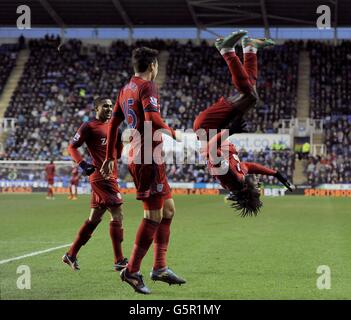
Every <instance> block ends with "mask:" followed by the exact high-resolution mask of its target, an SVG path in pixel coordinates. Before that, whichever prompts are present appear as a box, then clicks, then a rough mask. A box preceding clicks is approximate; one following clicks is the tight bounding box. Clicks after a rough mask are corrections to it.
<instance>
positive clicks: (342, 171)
mask: <svg viewBox="0 0 351 320" xmlns="http://www.w3.org/2000/svg"><path fill="white" fill-rule="evenodd" d="M305 174H306V176H307V179H308V184H310V185H312V186H316V185H319V184H322V183H332V184H335V183H351V161H350V158H349V157H346V156H344V155H342V154H339V155H336V154H335V153H332V154H329V155H327V156H322V157H321V156H317V157H310V158H309V159H308V161H307V164H306V169H305Z"/></svg>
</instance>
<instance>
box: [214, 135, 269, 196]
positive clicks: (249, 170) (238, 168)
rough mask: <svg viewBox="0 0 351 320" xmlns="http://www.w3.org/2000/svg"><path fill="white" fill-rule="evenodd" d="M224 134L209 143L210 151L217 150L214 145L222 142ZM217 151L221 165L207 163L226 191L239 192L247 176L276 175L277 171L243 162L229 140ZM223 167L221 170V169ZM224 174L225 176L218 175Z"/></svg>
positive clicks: (257, 164)
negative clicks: (221, 138)
mask: <svg viewBox="0 0 351 320" xmlns="http://www.w3.org/2000/svg"><path fill="white" fill-rule="evenodd" d="M221 135H222V133H219V134H217V136H216V137H214V138H213V139H211V141H210V142H209V149H211V148H216V145H215V144H214V143H216V142H217V143H218V144H219V142H220V137H221ZM218 144H217V145H218ZM216 150H217V156H218V157H219V158H220V160H221V161H220V162H219V163H212V162H211V160H209V161H208V162H207V166H208V168H209V170H210V172H211V173H212V174H213V175H214V176H215V178H216V179H217V180H218V181H219V182H220V184H221V186H222V187H223V188H224V189H226V190H231V191H234V190H238V189H240V188H241V187H242V183H243V181H244V178H245V176H246V175H247V174H262V175H270V176H272V175H274V174H275V173H276V171H275V170H273V169H270V168H267V167H265V166H262V165H261V164H259V163H254V162H241V161H240V159H239V156H238V152H237V150H236V148H235V146H234V145H233V144H232V143H230V142H229V141H228V140H225V141H223V142H222V144H221V145H220V147H219V148H217V149H216ZM219 167H221V169H219ZM216 173H224V174H216Z"/></svg>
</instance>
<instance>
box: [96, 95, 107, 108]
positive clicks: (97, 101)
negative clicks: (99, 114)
mask: <svg viewBox="0 0 351 320" xmlns="http://www.w3.org/2000/svg"><path fill="white" fill-rule="evenodd" d="M104 100H111V99H110V98H108V97H103V96H96V97H94V108H95V109H96V108H97V107H98V106H99V105H101V104H102V103H104Z"/></svg>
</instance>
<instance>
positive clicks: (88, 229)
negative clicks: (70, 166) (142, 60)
mask: <svg viewBox="0 0 351 320" xmlns="http://www.w3.org/2000/svg"><path fill="white" fill-rule="evenodd" d="M94 104H95V111H96V118H95V119H94V120H92V121H89V122H85V123H83V124H82V125H81V127H80V128H79V130H78V132H77V133H76V134H75V136H74V137H73V140H72V142H71V143H70V144H69V146H68V152H69V154H70V155H71V157H72V159H73V160H74V161H75V162H76V163H78V164H79V166H80V167H81V168H82V169H83V172H84V173H85V174H86V175H88V176H89V180H90V184H91V189H92V192H91V201H90V207H91V211H90V216H89V219H88V220H86V221H85V222H84V224H83V225H82V227H81V228H80V230H79V232H78V234H77V236H76V239H75V240H74V242H73V244H72V246H71V247H70V249H69V251H68V252H67V253H66V254H65V255H64V256H63V257H62V260H63V262H65V263H67V264H68V265H69V266H71V268H72V269H73V270H79V265H78V261H77V254H78V251H79V249H80V248H81V247H82V246H83V245H85V244H86V243H87V242H88V240H89V239H90V237H91V236H92V233H93V232H94V230H95V228H96V227H97V225H98V224H99V223H100V222H101V219H102V216H103V215H104V213H105V212H106V210H108V211H109V212H110V215H111V221H110V236H111V240H112V247H113V252H114V269H115V270H116V271H120V270H122V269H123V268H125V267H126V265H127V263H128V260H127V259H126V258H124V256H123V252H122V246H121V243H122V241H123V228H122V219H123V213H122V202H123V201H122V197H121V194H120V192H119V190H118V185H117V163H115V166H114V170H113V172H112V174H111V176H110V177H109V179H107V180H106V179H104V177H103V176H102V175H101V173H100V168H101V165H102V163H103V161H104V159H105V154H106V140H107V129H108V122H109V120H110V119H111V115H112V102H111V100H110V99H106V98H101V97H99V98H96V99H95V100H94ZM83 143H85V144H86V146H87V147H88V151H89V153H90V156H91V158H92V160H93V163H92V164H90V163H88V162H86V161H85V160H84V159H83V157H82V155H81V154H80V152H79V151H78V148H79V147H80V146H82V144H83ZM122 147H123V145H122V142H121V141H120V140H118V141H117V142H116V143H115V145H114V146H113V149H114V150H115V152H116V159H115V162H116V161H117V159H118V158H119V157H120V156H121V152H122Z"/></svg>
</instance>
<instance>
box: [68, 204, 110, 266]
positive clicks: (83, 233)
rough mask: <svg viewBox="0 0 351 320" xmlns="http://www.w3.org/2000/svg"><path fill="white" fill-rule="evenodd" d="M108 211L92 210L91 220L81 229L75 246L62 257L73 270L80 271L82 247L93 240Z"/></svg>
mask: <svg viewBox="0 0 351 320" xmlns="http://www.w3.org/2000/svg"><path fill="white" fill-rule="evenodd" d="M105 211H106V209H104V208H92V209H91V212H90V216H89V219H88V220H86V221H85V222H84V224H83V225H82V226H81V228H80V229H79V231H78V233H77V235H76V238H75V239H74V241H73V244H72V245H71V247H70V248H69V250H68V252H67V253H65V254H64V256H63V257H62V261H63V262H64V263H66V264H68V265H69V266H70V267H71V268H72V269H73V270H79V264H78V260H77V254H78V252H79V250H80V248H81V247H82V246H84V245H85V244H86V243H87V242H88V241H89V239H90V238H91V236H92V234H93V232H94V230H95V229H96V227H97V226H98V224H99V223H100V222H101V219H102V216H103V215H104V213H105Z"/></svg>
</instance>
